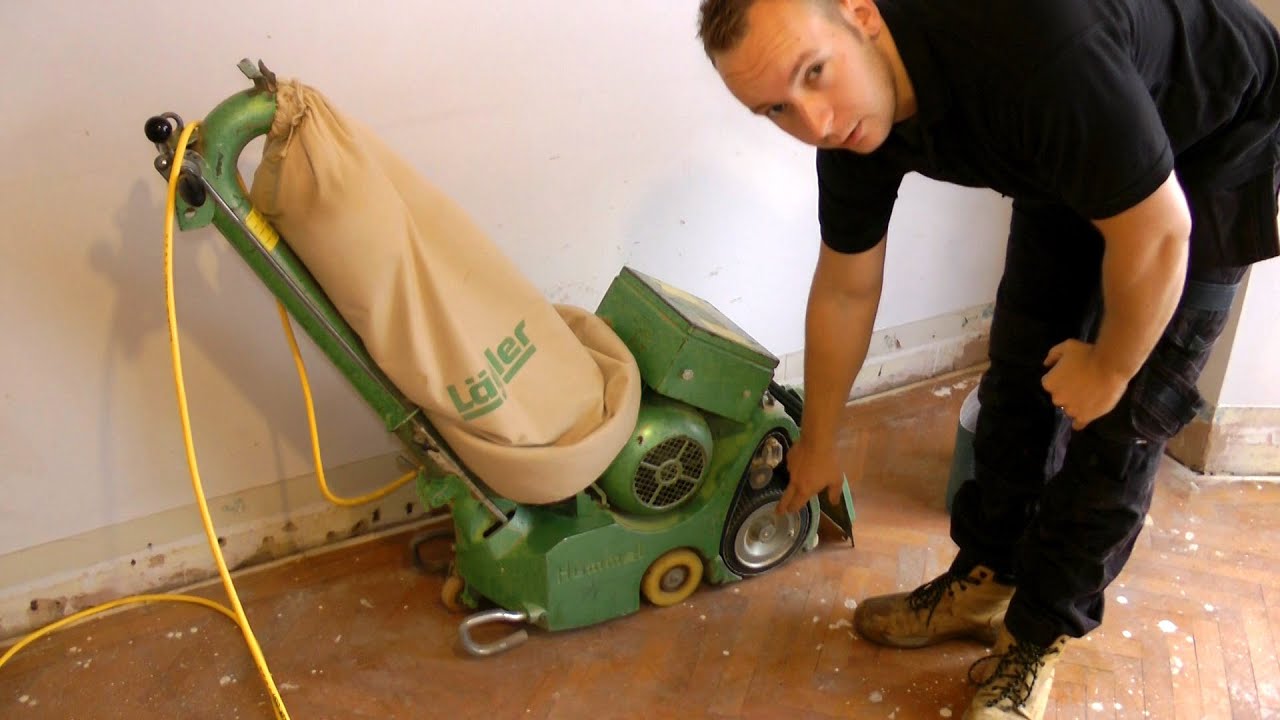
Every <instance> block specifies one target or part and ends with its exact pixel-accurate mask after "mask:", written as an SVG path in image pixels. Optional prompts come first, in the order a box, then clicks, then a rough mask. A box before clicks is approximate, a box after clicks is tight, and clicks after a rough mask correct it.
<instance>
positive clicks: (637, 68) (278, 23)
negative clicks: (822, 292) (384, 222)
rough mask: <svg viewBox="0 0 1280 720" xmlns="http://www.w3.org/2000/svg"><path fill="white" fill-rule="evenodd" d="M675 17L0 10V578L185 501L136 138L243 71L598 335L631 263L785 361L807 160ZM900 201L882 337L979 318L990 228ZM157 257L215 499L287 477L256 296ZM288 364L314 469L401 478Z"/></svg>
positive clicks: (810, 255) (984, 220) (454, 9)
mask: <svg viewBox="0 0 1280 720" xmlns="http://www.w3.org/2000/svg"><path fill="white" fill-rule="evenodd" d="M695 5H696V4H695V3H690V2H676V1H675V0H662V1H651V2H643V3H602V2H589V1H588V0H544V1H543V2H538V3H532V2H514V1H509V2H485V3H464V2H456V1H453V0H448V1H446V0H429V1H425V2H416V3H411V2H379V1H376V0H369V1H366V2H362V3H358V4H357V3H314V2H308V3H303V2H248V1H247V0H228V1H227V2H222V3H218V4H216V5H210V6H196V5H190V4H183V3H174V2H136V3H122V2H116V3H88V2H74V1H72V0H51V2H46V3H40V4H37V3H35V2H29V1H28V2H23V1H21V0H15V1H13V2H6V3H3V4H0V48H2V50H0V53H2V54H3V57H2V59H3V61H4V62H2V63H0V88H3V92H2V93H0V158H3V163H2V164H0V218H4V223H3V228H4V232H5V233H6V235H7V236H6V237H5V238H4V239H3V241H2V242H0V337H3V338H4V340H3V341H2V342H0V378H3V384H2V386H0V555H3V554H5V553H7V552H11V551H14V550H16V549H20V548H29V547H33V546H36V545H40V544H42V543H47V542H49V541H52V540H55V539H58V538H66V537H71V536H74V535H76V534H79V533H82V532H86V531H89V530H93V529H96V528H102V527H108V526H113V525H117V524H120V523H126V522H128V521H130V520H132V519H135V518H141V517H144V516H148V515H151V514H154V513H158V512H161V511H164V510H167V509H171V508H176V507H183V506H186V505H188V504H189V503H190V502H191V490H190V485H189V479H188V474H187V469H186V464H185V461H184V458H183V449H182V441H181V436H180V433H179V426H178V418H177V412H176V405H175V401H174V387H173V382H172V375H171V370H170V357H169V348H168V344H167V336H166V325H165V322H166V320H165V310H164V296H163V285H162V275H161V270H162V258H161V228H162V210H163V182H162V180H161V178H160V177H159V176H158V175H157V174H156V173H155V171H154V170H152V168H151V161H152V158H153V156H154V151H153V148H152V147H151V146H150V145H149V144H148V143H147V142H146V140H145V139H144V137H143V135H142V126H143V121H144V120H145V118H147V117H148V116H149V115H152V114H155V113H158V112H161V111H167V110H172V111H176V112H178V113H179V114H181V115H183V116H184V117H187V118H199V117H202V116H203V114H204V113H206V112H207V111H208V110H209V109H211V108H212V107H213V106H214V104H216V103H217V102H218V101H220V100H221V99H223V98H224V97H226V96H227V95H230V94H232V93H234V92H238V91H239V90H241V89H243V88H244V87H246V81H245V80H244V79H243V78H242V77H241V75H240V74H239V72H238V71H237V70H236V69H235V64H236V62H238V61H239V60H240V59H241V58H242V57H245V56H250V57H252V58H254V59H257V58H259V57H261V58H262V59H263V60H265V61H266V62H267V63H268V65H269V66H270V67H272V68H273V69H274V70H276V71H277V72H278V73H280V74H281V75H282V76H286V77H299V78H301V79H303V80H304V81H306V82H308V83H309V84H311V85H313V86H315V87H317V88H319V89H321V90H322V91H323V92H325V93H326V94H327V95H328V96H329V97H330V98H331V100H333V101H334V102H335V103H336V104H337V105H339V106H340V107H341V108H343V109H344V110H346V111H347V112H349V113H351V114H352V115H354V116H357V117H359V118H360V119H362V120H363V121H365V122H367V123H368V124H370V125H372V126H373V127H374V128H375V129H376V130H377V131H378V132H380V133H381V134H382V135H383V136H384V137H385V139H387V140H388V141H389V142H390V144H391V145H392V147H395V148H397V149H398V150H399V151H400V152H401V153H402V154H403V155H404V156H405V157H406V158H407V159H408V160H409V161H411V162H412V163H414V164H415V165H416V166H417V167H418V168H419V169H421V170H422V171H423V172H424V173H425V174H426V175H427V176H428V177H430V178H431V179H432V180H434V181H435V182H436V183H437V184H438V185H439V186H440V187H442V188H444V189H445V190H446V192H448V193H449V194H451V195H452V196H453V197H454V198H456V199H457V200H459V201H460V202H461V203H462V204H463V205H464V206H465V207H467V208H468V209H469V210H470V211H471V212H472V213H473V214H474V216H475V217H476V219H477V220H478V221H479V222H480V223H481V224H482V226H483V227H485V228H486V229H487V230H488V231H489V232H491V233H492V235H493V237H494V239H495V241H496V242H497V243H498V244H499V245H500V246H501V247H502V248H504V250H505V251H507V252H508V253H509V254H510V255H511V257H513V258H514V259H515V260H516V261H517V262H518V264H519V265H520V266H521V267H522V268H523V269H524V270H525V271H526V273H527V274H528V276H529V277H530V278H531V279H532V280H533V281H534V282H535V283H536V284H537V285H538V286H539V287H541V288H542V289H544V291H545V292H546V294H547V295H548V297H549V298H550V299H552V300H555V301H561V302H569V303H574V304H579V305H582V306H585V307H594V306H595V303H596V302H597V301H598V300H599V298H600V296H601V294H602V293H603V292H604V290H605V288H606V287H607V285H608V283H609V281H610V280H611V279H612V277H613V276H614V274H615V273H616V272H617V270H618V269H619V267H620V266H621V265H623V264H627V263H629V264H633V265H634V266H636V267H637V268H638V269H641V270H643V271H645V272H649V273H652V274H655V275H658V276H660V277H662V278H664V279H666V280H668V281H669V282H672V283H675V284H676V285H679V286H682V287H684V288H685V289H687V290H689V291H691V292H694V293H696V294H699V295H701V296H703V297H705V298H707V299H708V300H710V301H711V302H712V303H714V304H716V305H717V306H718V307H720V308H721V309H722V310H723V311H725V312H726V313H727V314H729V315H730V316H731V317H732V318H733V319H734V320H735V321H736V322H738V323H739V324H740V325H742V326H743V327H744V328H745V329H747V330H748V332H750V333H752V334H754V335H755V336H756V337H757V339H758V340H760V341H761V342H763V343H764V344H765V345H766V346H767V347H769V348H770V349H771V350H773V351H774V352H775V353H777V354H779V355H781V354H783V353H789V352H792V351H795V350H798V349H800V347H801V345H802V342H803V338H802V329H801V326H802V320H803V308H804V297H805V292H806V289H807V283H808V279H809V274H810V272H811V268H812V263H813V260H814V257H815V255H816V249H817V244H816V243H817V240H816V223H815V220H814V208H815V199H814V190H813V178H812V166H813V161H812V154H811V151H810V150H808V149H806V148H803V147H801V146H799V145H797V144H796V143H794V142H793V141H791V140H789V139H788V138H786V137H784V136H782V135H781V133H779V132H777V131H776V130H774V129H772V128H771V127H769V126H768V125H766V124H765V123H764V121H761V120H759V119H756V118H753V117H751V116H749V115H748V114H747V113H746V111H744V110H742V109H740V108H739V107H737V106H736V105H735V104H734V103H733V102H732V100H731V98H730V97H729V95H728V93H727V92H725V91H724V90H723V88H722V87H721V85H720V84H719V81H718V79H717V78H716V77H715V76H714V75H713V73H712V71H711V70H710V68H709V67H708V64H707V63H706V61H705V59H704V57H703V56H702V54H701V50H700V48H699V47H698V45H697V43H696V40H695V38H694V33H695V27H694V22H695V18H694V13H695ZM255 147H256V146H255ZM253 165H254V163H253V162H252V161H250V162H249V163H247V167H248V168H251V167H252V166H253ZM903 202H904V211H903V212H900V213H899V214H898V216H897V218H895V221H894V228H893V235H894V239H893V246H892V250H891V252H890V268H889V289H888V291H887V293H886V297H885V300H884V303H883V311H882V314H881V317H880V321H879V323H878V325H879V326H880V327H886V326H896V325H900V324H905V323H909V322H913V321H916V320H920V319H923V318H929V317H933V316H936V315H940V314H944V313H949V312H953V311H956V310H958V309H962V308H967V307H971V306H973V305H978V304H982V303H986V302H990V301H991V300H992V298H993V297H994V287H995V282H996V277H997V275H998V272H999V266H1000V260H1001V257H1002V253H1003V238H1004V233H1005V227H1006V221H1007V207H1006V205H1005V203H1004V202H1003V201H1002V200H1001V199H1000V198H998V197H997V196H994V195H992V194H990V193H985V192H974V191H962V190H957V189H953V188H943V187H941V186H938V185H935V184H932V183H929V182H926V181H923V180H920V179H918V178H917V179H911V180H910V181H909V182H908V183H907V185H906V186H905V187H904V200H903ZM178 240H179V242H178V244H177V250H176V268H177V272H176V274H177V297H178V313H179V320H180V324H181V325H180V327H181V333H182V334H181V339H182V342H183V357H184V361H185V370H186V383H187V387H188V392H189V396H190V402H191V408H192V413H193V423H194V430H195V438H196V443H197V449H198V451H199V453H200V455H199V459H200V466H201V471H202V475H203V479H204V482H205V486H206V491H207V494H208V495H210V496H220V495H226V494H229V493H233V492H236V491H239V490H242V489H245V488H250V487H258V486H263V485H271V484H275V483H279V482H280V481H281V479H283V478H289V477H294V476H297V475H300V474H304V473H306V472H309V470H310V468H311V464H310V457H309V448H308V444H307V442H308V441H307V435H306V426H305V416H304V414H303V406H302V403H301V398H300V393H299V391H298V388H297V379H296V374H295V372H294V369H293V365H292V360H291V358H290V356H289V352H288V349H287V347H286V345H285V342H284V340H283V337H282V335H281V330H280V327H279V323H278V320H277V317H276V313H275V307H274V303H273V301H272V298H271V297H270V295H269V294H268V293H267V292H266V291H265V289H263V288H262V287H261V286H260V285H259V284H258V283H257V281H256V279H254V278H253V276H252V275H251V274H250V273H249V272H248V270H247V269H246V268H244V267H243V265H242V263H241V262H240V260H239V258H238V256H236V255H235V254H234V253H233V252H231V250H230V248H229V247H228V246H227V245H226V243H225V241H223V240H222V238H221V236H219V235H218V234H217V233H216V232H214V231H212V230H205V231H201V232H194V233H186V234H182V235H180V236H179V238H178ZM303 345H304V352H305V356H306V358H307V360H308V362H309V365H308V367H309V369H310V371H311V375H312V378H311V379H312V383H313V387H314V390H315V394H316V400H317V403H318V407H317V412H318V414H319V421H320V425H321V435H322V438H323V442H324V451H325V460H326V464H327V465H330V466H333V465H340V464H343V463H349V462H353V461H356V460H361V459H364V458H369V457H372V456H376V455H381V454H384V453H387V452H389V451H392V450H394V449H395V447H396V446H395V444H394V443H393V442H392V441H391V439H390V438H389V437H388V436H387V435H386V433H385V432H384V431H383V429H382V427H381V425H380V424H379V422H378V421H377V419H376V418H375V417H374V416H373V414H372V413H371V412H370V411H369V410H367V409H366V408H365V407H364V405H363V404H362V403H361V402H360V401H359V399H358V398H357V396H356V395H355V393H354V392H352V391H351V390H350V389H349V388H348V387H347V386H346V384H345V380H344V379H343V378H341V376H339V375H338V374H337V373H336V372H334V371H333V370H332V369H331V368H330V367H329V366H328V365H327V363H325V362H324V361H323V360H322V358H321V357H320V356H319V354H318V353H316V352H314V351H313V349H312V347H311V345H310V343H309V342H307V341H306V339H305V338H303ZM197 528H198V520H197V518H196V516H195V515H194V513H192V529H193V532H198V530H197Z"/></svg>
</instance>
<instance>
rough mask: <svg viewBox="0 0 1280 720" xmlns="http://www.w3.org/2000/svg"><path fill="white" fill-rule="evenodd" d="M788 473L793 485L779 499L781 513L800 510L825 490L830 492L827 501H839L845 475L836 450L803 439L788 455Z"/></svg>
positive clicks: (779, 511) (789, 485)
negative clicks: (819, 446)
mask: <svg viewBox="0 0 1280 720" xmlns="http://www.w3.org/2000/svg"><path fill="white" fill-rule="evenodd" d="M811 448H812V449H811ZM787 470H788V471H789V472H790V473H791V482H790V483H789V484H788V485H787V489H786V490H785V491H783V493H782V499H780V500H778V513H779V514H784V513H791V512H796V511H798V510H800V508H802V507H804V504H805V503H807V502H809V498H812V497H813V496H814V495H816V494H818V493H819V492H821V491H822V490H823V488H826V490H827V499H828V500H830V501H831V502H832V503H833V504H834V503H838V502H840V492H841V491H842V490H843V489H844V475H843V474H841V472H840V465H839V463H838V462H837V455H836V449H835V447H828V448H818V447H817V446H811V445H810V444H809V443H806V442H805V441H804V438H803V437H801V439H800V441H799V442H797V443H796V444H795V445H793V446H792V448H791V452H790V453H788V454H787Z"/></svg>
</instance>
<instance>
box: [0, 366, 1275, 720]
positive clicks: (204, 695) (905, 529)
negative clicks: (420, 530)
mask: <svg viewBox="0 0 1280 720" xmlns="http://www.w3.org/2000/svg"><path fill="white" fill-rule="evenodd" d="M974 381H975V376H974V375H973V374H972V373H970V374H961V375H957V376H952V377H949V378H945V379H940V380H938V381H934V382H931V383H926V384H924V385H921V386H917V387H915V388H912V389H908V390H906V391H900V392H898V393H895V394H893V395H891V396H887V397H880V398H875V399H873V400H871V401H869V402H863V403H858V404H856V405H854V406H851V407H850V409H849V411H848V419H847V425H846V431H845V435H844V440H845V443H844V445H845V456H844V460H845V467H846V469H847V471H848V474H849V476H850V478H851V481H852V482H853V484H854V487H855V493H856V496H855V503H856V505H857V511H858V520H857V524H856V526H855V540H856V546H854V547H850V546H849V544H848V543H843V544H842V543H840V542H839V539H838V537H837V536H836V535H834V534H832V533H825V534H824V543H823V544H822V545H820V546H819V548H818V549H817V550H816V551H814V552H812V553H809V554H807V555H804V556H802V557H801V558H800V559H798V560H797V561H794V562H793V563H792V564H790V565H788V566H786V567H784V568H782V569H779V570H777V571H775V572H773V573H771V574H767V575H764V576H762V577H759V578H755V579H753V580H750V581H747V582H743V583H738V584H736V585H733V586H728V587H721V588H713V587H704V588H703V589H702V590H700V591H699V592H697V593H695V594H694V595H693V597H692V598H690V599H689V600H688V601H686V602H685V603H682V604H680V605H678V606H675V607H672V608H666V609H656V608H645V609H643V610H642V611H641V612H640V613H638V614H636V615H633V616H631V617H628V618H623V619H619V620H615V621H612V622H609V623H606V624H603V625H600V626H596V627H593V628H588V629H585V630H578V631H573V632H566V633H552V634H548V633H541V632H535V633H534V634H533V636H532V637H531V639H530V640H529V642H527V643H526V644H525V645H523V646H521V647H519V648H517V649H515V650H513V651H511V652H509V653H507V654H504V655H500V656H496V657H492V658H488V659H483V660H481V659H473V658H470V657H468V656H466V655H464V654H463V653H462V652H461V651H460V650H459V649H458V646H457V623H458V621H459V620H460V617H461V616H459V615H453V614H450V613H449V612H448V611H446V610H445V609H444V608H443V607H442V606H441V605H440V602H439V599H438V598H439V591H440V587H441V583H442V578H441V577H439V576H435V575H427V574H423V573H422V572H420V571H418V570H417V569H416V568H415V567H414V566H413V564H412V562H411V559H410V557H409V553H408V550H407V540H408V537H409V533H408V532H400V533H396V534H392V535H387V536H382V537H378V538H372V539H365V540H362V541H358V542H355V543H352V544H350V545H348V546H345V547H343V548H340V549H337V550H332V551H329V552H325V553H320V554H316V555H313V556H309V557H305V558H301V559H296V560H290V561H285V562H282V563H278V564H275V565H273V566H270V567H267V568H262V569H258V570H254V571H249V572H245V573H241V574H239V575H238V576H237V587H238V588H239V590H240V594H241V598H242V600H243V601H244V603H245V605H246V608H247V610H248V612H249V615H250V619H251V621H252V622H253V625H254V629H255V632H256V634H257V637H258V639H259V641H260V642H261V644H262V646H263V649H264V652H265V654H266V657H267V660H268V662H269V663H270V665H271V668H272V671H273V674H274V676H275V678H276V681H277V683H278V685H279V687H280V688H281V690H282V694H283V697H284V700H285V702H286V705H287V707H288V709H289V712H290V715H291V717H293V718H296V719H299V720H303V719H311V718H315V719H321V718H335V719H336V718H342V719H347V718H377V719H379V720H385V719H387V718H450V719H452V718H485V719H488V718H681V719H687V718H818V719H821V718H896V719H899V720H911V719H915V718H939V717H943V718H945V717H955V718H959V717H960V715H961V714H962V713H963V709H964V706H965V705H966V703H967V700H968V697H969V693H970V689H969V688H968V687H967V685H966V681H965V675H966V669H967V668H968V666H969V664H970V663H971V662H972V661H973V660H975V659H976V658H978V657H981V656H982V655H983V654H984V650H983V649H982V648H980V647H977V646H972V645H967V644H951V645H946V646H941V647H936V648H932V649H926V650H917V651H897V650H888V649H882V648H877V647H875V646H873V645H871V644H869V643H866V642H865V641H862V640H859V639H856V638H854V637H853V634H852V632H851V628H850V626H849V620H850V617H851V615H852V610H851V608H852V607H853V606H854V604H855V603H856V602H858V601H859V600H861V599H862V598H864V597H866V596H867V595H869V594H879V593H882V592H886V591H894V590H898V589H907V588H910V587H913V586H915V585H916V584H918V583H919V582H921V581H922V580H925V579H927V578H929V577H932V576H933V575H934V574H936V573H937V572H938V571H940V569H941V568H943V567H945V565H946V564H947V563H948V561H949V560H950V557H951V554H952V551H953V550H952V546H951V543H950V541H949V539H948V536H947V517H946V513H945V511H944V509H943V499H944V488H945V485H946V477H947V471H948V468H949V463H950V459H949V457H950V451H951V447H952V444H953V441H954V434H955V426H956V417H957V413H958V411H959V406H960V402H961V401H962V399H963V397H964V395H966V394H967V393H968V390H969V389H970V388H971V387H972V385H973V382H974ZM431 552H434V553H438V554H439V556H440V557H444V556H445V555H446V554H447V552H448V548H447V544H446V543H444V542H441V543H439V547H438V548H434V549H432V550H431ZM199 592H200V594H204V595H207V596H210V597H215V598H219V599H221V590H220V588H218V587H211V588H206V589H204V590H200V591H199ZM1107 601H1108V605H1107V608H1108V609H1107V617H1106V621H1105V623H1104V625H1103V627H1102V628H1100V629H1099V630H1098V631H1096V632H1095V633H1094V634H1093V635H1092V636H1091V637H1090V638H1088V639H1085V640H1082V641H1078V642H1076V643H1074V644H1072V645H1070V646H1069V647H1068V649H1067V652H1066V654H1065V656H1064V659H1063V661H1062V662H1061V663H1060V664H1059V669H1058V681H1057V684H1056V686H1055V693H1054V698H1053V704H1052V706H1051V708H1050V711H1049V717H1050V718H1057V719H1060V720H1067V719H1074V718H1088V719H1089V720H1093V719H1095V718H1235V719H1237V720H1247V719H1252V718H1280V663H1278V661H1277V647H1280V644H1278V643H1277V639H1278V638H1280V484H1275V483H1258V482H1252V481H1248V482H1235V483H1230V484H1210V483H1207V482H1204V481H1203V480H1198V479H1195V478H1193V477H1192V476H1190V475H1188V474H1186V473H1185V472H1184V471H1181V470H1180V468H1178V467H1177V466H1176V465H1175V464H1174V463H1173V462H1171V461H1166V463H1165V465H1164V467H1163V469H1162V471H1161V477H1160V483H1159V489H1158V490H1157V496H1156V501H1155V504H1154V507H1153V509H1152V511H1151V515H1150V520H1149V523H1148V527H1147V528H1146V530H1145V531H1144V533H1143V536H1142V538H1141V541H1140V544H1139V546H1138V548H1137V549H1136V551H1135V553H1134V557H1133V560H1132V561H1131V563H1130V564H1129V566H1128V567H1127V568H1126V570H1125V571H1124V573H1123V574H1122V575H1121V576H1120V578H1119V579H1118V581H1117V583H1116V584H1115V585H1114V586H1113V587H1112V588H1111V589H1110V591H1109V592H1108V595H1107ZM0 717H3V718H15V719H27V718H30V719H33V720H34V719H36V718H58V719H59V720H61V719H64V718H213V719H218V720H223V719H227V720H229V719H232V718H244V719H245V720H249V719H256V718H270V717H271V712H270V710H269V708H268V705H267V700H266V694H265V692H264V690H263V687H262V684H261V681H260V680H259V678H258V677H257V674H256V672H255V670H254V667H253V664H252V662H251V660H250V657H249V654H248V652H247V650H246V648H245V646H244V643H243V640H242V639H241V637H240V635H239V633H238V631H237V630H236V629H235V627H234V626H233V625H231V623H229V622H228V621H227V620H226V619H225V618H223V617H221V616H219V615H217V614H215V613H212V612H210V611H208V610H204V609H201V608H197V607H188V606H182V605H158V606H148V607H144V608H138V609H133V610H129V611H126V612H122V613H119V614H115V615H112V616H109V617H107V618H104V619H101V620H95V621H90V622H87V623H84V624H82V625H79V626H76V627H73V628H70V629H67V630H65V631H62V632H60V633H57V634H55V635H54V636H52V637H50V638H47V639H44V640H41V641H40V642H38V643H36V644H35V645H34V646H32V647H31V648H29V649H27V650H25V651H24V652H23V653H21V654H20V655H18V656H17V657H16V658H15V659H14V660H13V661H12V662H11V663H10V664H9V665H7V666H6V667H4V668H3V669H0Z"/></svg>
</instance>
